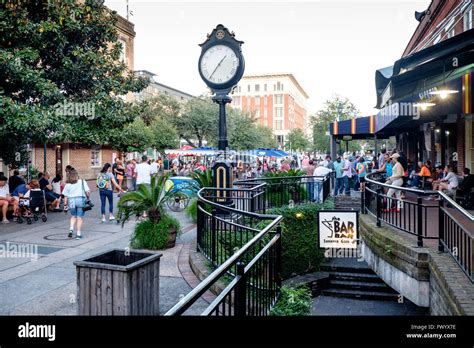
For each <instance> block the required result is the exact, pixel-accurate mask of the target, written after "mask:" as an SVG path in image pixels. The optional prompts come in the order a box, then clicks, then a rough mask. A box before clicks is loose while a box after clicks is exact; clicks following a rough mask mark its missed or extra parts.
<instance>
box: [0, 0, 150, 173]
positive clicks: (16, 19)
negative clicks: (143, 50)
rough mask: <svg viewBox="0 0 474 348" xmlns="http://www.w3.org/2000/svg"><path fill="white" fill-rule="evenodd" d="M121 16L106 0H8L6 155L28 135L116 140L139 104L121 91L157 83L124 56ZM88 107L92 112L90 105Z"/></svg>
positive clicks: (3, 52)
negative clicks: (120, 39) (142, 75)
mask: <svg viewBox="0 0 474 348" xmlns="http://www.w3.org/2000/svg"><path fill="white" fill-rule="evenodd" d="M116 22H117V16H116V13H115V12H112V11H110V10H109V9H107V8H106V7H105V6H103V5H102V2H101V1H98V0H85V1H83V2H79V1H76V0H64V1H49V0H36V1H15V0H5V1H3V2H1V4H0V31H1V33H2V35H0V138H2V139H7V138H13V139H15V144H16V146H15V147H3V146H2V147H1V148H0V157H2V158H4V159H7V160H8V161H9V163H8V164H11V165H17V164H18V163H16V162H15V161H11V159H12V158H13V159H14V158H15V156H11V153H16V152H17V151H18V149H22V148H24V146H25V144H28V143H45V142H49V143H55V142H63V141H71V142H81V143H86V144H109V143H112V139H114V137H116V131H119V130H121V129H122V128H123V127H124V125H126V124H128V123H130V122H133V120H134V119H135V117H136V116H137V113H138V112H139V108H137V107H136V106H134V105H131V104H130V103H127V102H125V101H124V100H123V99H122V98H121V97H120V96H123V95H126V94H127V93H128V92H139V91H140V90H141V89H143V88H144V87H146V85H147V84H148V83H149V81H148V80H147V79H144V78H138V77H135V76H134V75H133V73H131V72H129V71H127V68H126V66H125V65H124V64H123V63H120V60H119V58H120V51H121V45H120V43H119V42H118V35H117V29H116V27H115V24H116ZM84 107H87V108H88V110H89V111H92V112H89V113H85V112H83V111H84Z"/></svg>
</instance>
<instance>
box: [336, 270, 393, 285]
mask: <svg viewBox="0 0 474 348" xmlns="http://www.w3.org/2000/svg"><path fill="white" fill-rule="evenodd" d="M329 277H330V278H331V279H337V280H356V281H370V282H378V283H383V282H384V281H383V280H382V279H380V278H379V276H378V275H376V274H370V273H350V272H331V273H330V275H329Z"/></svg>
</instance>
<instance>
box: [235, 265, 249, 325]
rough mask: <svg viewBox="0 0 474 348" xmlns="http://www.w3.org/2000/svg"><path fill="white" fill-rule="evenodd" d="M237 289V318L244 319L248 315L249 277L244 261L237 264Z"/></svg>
mask: <svg viewBox="0 0 474 348" xmlns="http://www.w3.org/2000/svg"><path fill="white" fill-rule="evenodd" d="M237 277H238V281H237V287H236V289H235V307H234V310H235V316H236V317H244V316H245V315H246V314H247V313H246V302H247V301H246V297H247V296H246V291H247V276H246V274H245V264H244V263H243V262H242V261H239V262H238V263H237Z"/></svg>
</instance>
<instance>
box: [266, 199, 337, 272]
mask: <svg viewBox="0 0 474 348" xmlns="http://www.w3.org/2000/svg"><path fill="white" fill-rule="evenodd" d="M333 207H334V203H333V202H332V200H327V201H326V202H325V203H323V204H314V203H313V204H301V205H297V206H295V207H294V208H289V207H281V208H275V209H271V210H269V211H268V213H269V214H275V215H282V216H283V221H282V222H281V226H282V240H281V243H282V277H283V279H287V278H289V277H291V276H294V275H297V274H301V273H307V272H312V271H318V270H319V264H320V263H321V261H322V260H323V259H324V250H320V249H319V247H318V245H319V244H318V221H317V219H318V217H317V212H318V211H319V210H323V209H332V208H333Z"/></svg>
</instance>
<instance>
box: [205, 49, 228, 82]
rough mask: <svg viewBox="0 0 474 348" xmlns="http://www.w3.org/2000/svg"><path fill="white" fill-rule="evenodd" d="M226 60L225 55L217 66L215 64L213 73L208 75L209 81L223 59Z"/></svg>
mask: <svg viewBox="0 0 474 348" xmlns="http://www.w3.org/2000/svg"><path fill="white" fill-rule="evenodd" d="M226 58H227V55H225V56H224V58H222V59H221V61H220V62H219V64H217V66H216V68H215V69H214V71H213V72H212V74H211V75H209V80H210V79H211V78H212V75H214V73H215V72H216V70H217V68H218V67H219V66H220V65H221V64H222V62H223V61H224V59H226Z"/></svg>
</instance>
